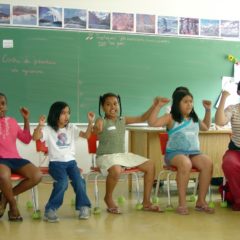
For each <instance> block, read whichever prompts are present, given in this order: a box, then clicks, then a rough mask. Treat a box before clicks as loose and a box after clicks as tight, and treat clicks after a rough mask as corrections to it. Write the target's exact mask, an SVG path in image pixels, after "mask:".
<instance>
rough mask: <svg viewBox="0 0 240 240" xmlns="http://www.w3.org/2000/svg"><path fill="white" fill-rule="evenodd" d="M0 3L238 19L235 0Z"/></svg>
mask: <svg viewBox="0 0 240 240" xmlns="http://www.w3.org/2000/svg"><path fill="white" fill-rule="evenodd" d="M0 3H10V4H14V5H24V4H26V5H33V6H39V5H41V6H58V7H69V8H71V7H73V8H75V7H76V8H83V9H88V10H100V11H111V12H112V11H116V12H131V13H150V14H158V15H170V16H181V17H199V18H210V19H225V20H239V19H240V15H239V6H240V1H239V0H228V1H226V0H222V1H221V0H198V1H195V0H165V1H163V0H147V1H146V0H121V1H120V0H118V1H117V0H80V1H77V0H67V1H66V0H51V1H49V0H34V1H32V0H15V1H14V0H0Z"/></svg>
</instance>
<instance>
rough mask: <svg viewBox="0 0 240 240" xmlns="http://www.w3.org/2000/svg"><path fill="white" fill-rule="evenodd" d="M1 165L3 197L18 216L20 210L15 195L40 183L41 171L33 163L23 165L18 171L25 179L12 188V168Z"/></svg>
mask: <svg viewBox="0 0 240 240" xmlns="http://www.w3.org/2000/svg"><path fill="white" fill-rule="evenodd" d="M0 166H1V167H0V188H1V190H2V193H3V196H2V197H3V199H5V201H6V203H7V202H8V203H9V208H10V211H11V214H12V215H13V216H17V215H19V212H18V208H17V203H16V199H15V198H14V196H16V195H18V194H20V193H22V192H25V191H26V190H28V189H30V188H32V187H33V186H35V185H36V184H38V183H39V182H40V181H41V173H40V171H39V169H38V168H37V167H35V166H34V165H33V164H32V163H30V164H27V165H25V166H23V167H22V168H20V169H19V170H17V171H16V173H18V174H20V175H22V176H23V177H24V178H25V179H24V180H23V181H21V182H20V183H19V184H18V185H16V186H15V187H14V188H12V183H11V170H10V169H9V168H8V167H7V166H5V165H0Z"/></svg>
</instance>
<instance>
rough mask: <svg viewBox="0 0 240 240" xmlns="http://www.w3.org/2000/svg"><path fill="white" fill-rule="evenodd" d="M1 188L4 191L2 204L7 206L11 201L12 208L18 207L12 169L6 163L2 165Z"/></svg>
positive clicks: (0, 169) (0, 170) (0, 172)
mask: <svg viewBox="0 0 240 240" xmlns="http://www.w3.org/2000/svg"><path fill="white" fill-rule="evenodd" d="M0 189H1V191H2V196H1V205H2V206H3V207H4V208H6V205H7V203H9V205H10V208H11V209H15V210H16V209H17V203H16V200H15V198H14V194H13V190H12V182H11V169H10V168H9V167H7V166H6V165H2V164H1V165H0Z"/></svg>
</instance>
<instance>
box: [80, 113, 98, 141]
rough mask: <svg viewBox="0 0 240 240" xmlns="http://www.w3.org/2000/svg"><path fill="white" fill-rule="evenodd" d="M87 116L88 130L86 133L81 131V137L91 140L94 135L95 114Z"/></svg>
mask: <svg viewBox="0 0 240 240" xmlns="http://www.w3.org/2000/svg"><path fill="white" fill-rule="evenodd" d="M87 116H88V127H87V130H86V131H85V132H83V131H81V132H80V134H79V136H80V137H83V138H89V137H90V136H91V134H92V130H93V123H94V119H95V113H94V112H89V113H88V115H87Z"/></svg>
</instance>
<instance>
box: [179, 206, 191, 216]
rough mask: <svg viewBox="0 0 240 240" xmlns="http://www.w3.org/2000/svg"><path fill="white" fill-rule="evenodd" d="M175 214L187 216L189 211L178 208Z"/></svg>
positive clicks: (185, 208) (182, 207)
mask: <svg viewBox="0 0 240 240" xmlns="http://www.w3.org/2000/svg"><path fill="white" fill-rule="evenodd" d="M176 212H177V213H178V214H180V215H188V214H189V210H188V208H187V206H178V207H177V209H176Z"/></svg>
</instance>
